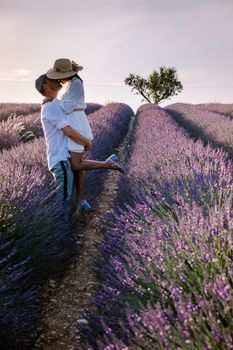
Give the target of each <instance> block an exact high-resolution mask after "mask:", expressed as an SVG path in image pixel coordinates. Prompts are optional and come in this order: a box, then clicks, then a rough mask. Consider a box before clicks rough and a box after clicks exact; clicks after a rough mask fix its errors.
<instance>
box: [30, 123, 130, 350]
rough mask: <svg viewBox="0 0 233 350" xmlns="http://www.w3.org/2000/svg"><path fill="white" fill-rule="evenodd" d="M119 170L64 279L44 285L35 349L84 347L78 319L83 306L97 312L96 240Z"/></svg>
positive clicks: (108, 179) (109, 179)
mask: <svg viewBox="0 0 233 350" xmlns="http://www.w3.org/2000/svg"><path fill="white" fill-rule="evenodd" d="M134 119H135V118H134V117H133V118H132V119H131V121H130V125H129V130H128V133H127V135H126V136H125V138H124V140H123V142H122V143H121V145H120V147H119V149H118V156H119V159H120V160H123V159H124V154H125V151H126V147H127V144H128V140H129V136H130V133H131V130H132V127H133V123H134ZM119 176H120V175H119V173H118V172H109V174H108V175H107V177H106V180H105V183H104V188H103V191H102V195H101V196H100V200H99V204H98V206H97V208H96V209H95V211H94V212H93V213H91V214H89V217H88V220H87V223H86V224H83V225H82V226H83V227H82V229H81V231H82V234H83V236H84V237H83V240H84V243H83V247H82V249H81V253H80V255H79V256H78V257H77V259H76V260H75V262H74V263H73V264H72V265H71V266H70V267H69V270H68V271H67V273H66V275H65V277H64V279H63V280H62V281H56V280H50V281H49V282H48V284H47V285H46V288H44V292H43V295H42V298H44V300H45V301H46V303H47V304H48V307H47V310H46V313H45V315H44V318H43V323H42V327H43V329H45V330H46V332H44V333H42V334H41V336H40V337H39V339H38V340H37V342H36V344H35V347H34V349H36V350H84V349H85V344H84V341H83V339H82V338H81V334H80V331H79V329H78V328H77V321H78V322H86V320H84V319H83V311H84V309H88V310H89V311H94V305H93V304H92V302H91V297H92V295H93V294H94V293H95V291H96V290H97V289H98V286H99V282H98V280H97V278H96V277H95V275H94V274H93V272H92V266H93V257H94V256H96V254H97V250H96V247H95V245H94V241H101V239H102V237H101V232H100V231H101V227H102V226H103V225H105V224H106V221H105V219H104V216H105V214H106V213H107V212H109V211H111V208H112V204H113V201H114V198H115V196H116V194H117V183H118V178H119Z"/></svg>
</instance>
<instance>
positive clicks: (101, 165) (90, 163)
mask: <svg viewBox="0 0 233 350" xmlns="http://www.w3.org/2000/svg"><path fill="white" fill-rule="evenodd" d="M70 154H71V159H72V161H71V163H72V168H73V170H77V171H80V170H95V169H111V170H119V169H121V167H120V165H118V164H117V163H108V162H101V161H98V160H85V159H83V157H82V158H81V157H79V159H77V156H76V155H82V153H76V152H70ZM73 158H74V159H75V160H74V161H73ZM76 159H77V161H76Z"/></svg>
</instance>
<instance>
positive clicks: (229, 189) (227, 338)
mask: <svg viewBox="0 0 233 350" xmlns="http://www.w3.org/2000/svg"><path fill="white" fill-rule="evenodd" d="M132 135H133V136H132V140H131V141H132V147H131V157H130V159H129V161H128V163H127V178H128V182H127V183H128V188H127V189H126V195H125V201H122V198H123V197H122V195H120V196H119V197H118V200H117V201H116V207H115V209H116V214H115V215H114V217H113V218H112V227H110V228H106V229H105V230H104V243H102V244H101V245H98V247H99V250H100V255H99V257H98V259H97V261H96V273H97V275H98V277H99V278H100V279H101V281H102V283H103V288H102V290H101V291H99V292H98V293H97V294H96V295H95V297H94V303H95V305H96V307H97V310H98V312H97V313H96V314H95V315H90V314H86V317H87V319H88V321H89V324H88V326H87V327H82V330H83V332H84V333H85V335H86V337H87V342H88V344H89V345H88V344H87V348H88V349H101V350H103V349H105V350H110V349H111V350H120V349H121V350H122V349H127V350H135V349H169V350H170V349H171V350H173V349H174V350H175V349H180V350H181V349H182V350H183V349H187V350H191V349H210V350H212V349H222V350H223V349H233V337H232V334H233V328H232V322H231V319H232V314H233V308H232V305H233V292H232V287H233V269H232V260H233V254H232V253H233V250H232V232H233V230H232V229H233V219H232V218H233V211H232V193H233V176H232V174H233V166H232V163H231V161H230V160H229V158H228V155H227V153H224V152H223V151H222V150H215V149H213V148H211V147H210V146H207V147H204V146H203V144H202V143H201V142H200V141H198V142H194V141H193V140H192V139H190V138H189V136H188V135H187V133H186V132H185V131H184V130H183V129H181V128H179V127H178V126H177V124H175V122H174V121H173V120H172V119H171V118H170V117H169V115H168V114H167V113H166V112H165V111H164V110H162V109H161V108H158V107H155V108H151V106H150V108H149V109H148V108H147V107H146V106H145V107H143V108H140V111H139V113H138V114H137V116H136V123H135V127H134V130H133V133H132ZM121 185H122V180H120V183H119V186H118V187H119V188H120V189H121V188H122V186H121ZM120 191H121V190H120ZM130 192H131V193H130ZM128 193H130V196H129V200H128V196H127V195H128ZM132 198H133V199H134V204H133V205H129V204H128V203H129V202H130V203H131V201H132ZM119 199H120V201H119ZM119 207H122V208H123V209H124V210H119Z"/></svg>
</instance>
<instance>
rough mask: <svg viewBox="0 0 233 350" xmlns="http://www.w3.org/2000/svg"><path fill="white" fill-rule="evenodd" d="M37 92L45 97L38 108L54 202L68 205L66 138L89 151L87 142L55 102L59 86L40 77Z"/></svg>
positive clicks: (70, 190)
mask: <svg viewBox="0 0 233 350" xmlns="http://www.w3.org/2000/svg"><path fill="white" fill-rule="evenodd" d="M35 86H36V89H37V90H38V91H39V92H40V93H41V94H42V95H43V96H44V97H45V99H44V101H43V103H42V107H41V122H42V126H43V131H44V135H45V140H46V147H47V161H48V168H49V170H50V171H51V172H52V174H53V176H54V179H55V181H56V185H57V199H58V200H59V201H63V203H64V204H65V205H68V206H69V205H70V204H71V200H72V195H73V172H72V169H71V165H70V160H69V158H70V155H69V152H68V146H67V143H68V137H69V138H71V139H72V140H73V141H75V142H77V143H78V144H82V145H83V146H84V147H85V149H86V150H89V149H90V148H91V146H92V143H91V141H90V140H89V139H87V138H86V137H84V136H83V135H81V134H80V133H79V132H77V131H75V130H74V129H72V128H71V127H70V126H69V124H68V121H67V117H66V115H65V114H64V113H63V112H62V109H61V108H60V105H59V101H58V100H57V94H58V91H59V90H60V89H61V88H62V85H61V84H60V83H59V82H58V81H57V80H52V79H49V78H47V77H46V75H41V76H40V77H39V78H38V79H37V80H36V82H35Z"/></svg>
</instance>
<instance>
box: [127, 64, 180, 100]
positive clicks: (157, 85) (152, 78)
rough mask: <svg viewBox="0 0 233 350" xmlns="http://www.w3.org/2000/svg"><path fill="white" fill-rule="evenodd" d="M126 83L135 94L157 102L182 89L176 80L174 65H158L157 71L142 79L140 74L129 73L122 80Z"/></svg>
mask: <svg viewBox="0 0 233 350" xmlns="http://www.w3.org/2000/svg"><path fill="white" fill-rule="evenodd" d="M124 83H125V84H126V85H129V86H130V87H132V90H131V91H133V90H135V91H136V94H138V95H141V96H142V97H143V100H142V101H144V100H146V101H147V102H149V103H156V104H159V103H160V102H162V101H164V100H166V99H168V98H170V97H172V96H175V95H177V94H178V93H179V92H181V91H182V90H183V86H182V84H181V82H180V81H179V80H178V77H177V74H176V69H175V68H174V67H172V68H168V67H160V68H159V72H157V71H156V70H154V71H153V72H152V73H151V74H150V75H149V77H148V79H147V80H146V79H144V78H142V77H140V75H135V74H132V73H130V74H129V76H128V77H127V78H126V79H125V80H124Z"/></svg>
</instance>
